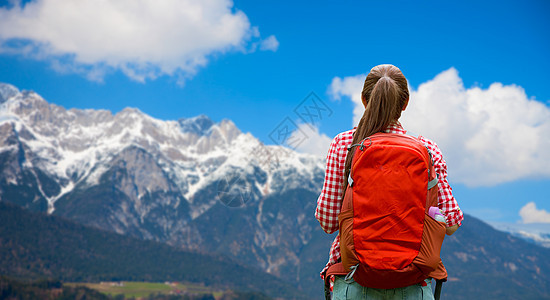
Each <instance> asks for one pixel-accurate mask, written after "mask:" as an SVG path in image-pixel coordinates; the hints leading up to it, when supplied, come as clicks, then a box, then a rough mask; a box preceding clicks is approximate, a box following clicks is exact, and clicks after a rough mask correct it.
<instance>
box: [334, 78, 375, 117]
mask: <svg viewBox="0 0 550 300" xmlns="http://www.w3.org/2000/svg"><path fill="white" fill-rule="evenodd" d="M366 77H367V74H364V75H363V74H361V75H356V76H349V77H345V78H343V79H342V78H340V77H334V78H333V79H332V83H331V84H330V87H329V94H330V95H331V96H332V97H334V99H337V100H340V99H341V98H342V96H345V97H347V98H349V99H351V101H352V102H353V104H354V106H353V120H352V124H351V126H352V127H355V126H357V124H359V120H361V117H362V116H363V112H364V111H365V107H364V106H363V102H362V101H361V91H362V90H363V84H364V82H365V78H366Z"/></svg>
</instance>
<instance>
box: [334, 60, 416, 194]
mask: <svg viewBox="0 0 550 300" xmlns="http://www.w3.org/2000/svg"><path fill="white" fill-rule="evenodd" d="M361 100H362V101H363V105H365V112H364V113H363V116H362V117H361V121H359V125H357V129H356V130H355V133H354V134H353V141H352V143H351V144H352V145H354V144H357V143H360V142H361V141H362V140H364V139H365V138H367V137H368V136H371V135H373V134H375V133H377V132H381V131H384V130H385V129H386V128H387V127H388V126H389V125H390V124H391V123H392V122H394V121H396V120H397V119H399V117H401V111H402V110H403V107H405V104H406V103H407V100H409V89H408V87H407V79H406V78H405V76H403V73H401V70H399V68H397V67H396V66H393V65H378V66H376V67H374V68H372V69H371V70H370V72H369V74H368V75H367V78H366V79H365V84H364V85H363V91H362V92H361ZM352 160H353V150H350V151H348V154H347V156H346V164H345V169H344V183H343V186H342V188H343V192H342V199H343V197H344V194H345V192H346V187H347V185H348V176H349V173H350V171H351V163H352Z"/></svg>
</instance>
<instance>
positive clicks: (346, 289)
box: [332, 276, 434, 300]
mask: <svg viewBox="0 0 550 300" xmlns="http://www.w3.org/2000/svg"><path fill="white" fill-rule="evenodd" d="M426 283H427V284H428V285H427V286H422V285H421V284H413V285H410V286H407V287H403V288H396V289H388V290H386V289H373V288H368V287H364V286H361V285H359V284H358V283H357V282H355V281H354V280H353V279H351V280H350V281H349V282H346V281H344V276H336V278H335V279H334V287H333V290H332V299H333V300H360V299H375V300H397V299H399V300H402V299H403V300H404V299H406V300H433V299H434V295H433V293H432V288H431V279H426Z"/></svg>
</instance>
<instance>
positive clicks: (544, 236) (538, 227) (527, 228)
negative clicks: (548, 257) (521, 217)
mask: <svg viewBox="0 0 550 300" xmlns="http://www.w3.org/2000/svg"><path fill="white" fill-rule="evenodd" d="M490 225H491V226H492V227H493V228H495V229H497V230H500V231H504V232H508V233H510V234H512V235H513V236H515V237H518V238H521V239H524V240H527V241H528V242H531V243H534V244H537V245H540V246H543V247H546V248H550V223H529V224H523V223H502V222H501V223H498V222H491V223H490Z"/></svg>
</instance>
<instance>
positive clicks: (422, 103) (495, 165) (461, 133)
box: [329, 68, 550, 186]
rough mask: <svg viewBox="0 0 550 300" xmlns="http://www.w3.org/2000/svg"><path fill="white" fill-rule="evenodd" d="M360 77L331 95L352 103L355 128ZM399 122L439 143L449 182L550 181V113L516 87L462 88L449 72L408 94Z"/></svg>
mask: <svg viewBox="0 0 550 300" xmlns="http://www.w3.org/2000/svg"><path fill="white" fill-rule="evenodd" d="M360 77H363V78H362V80H364V75H359V76H353V77H346V78H343V79H341V78H338V77H337V78H335V79H334V80H333V83H332V85H331V87H330V89H329V91H331V92H332V93H333V94H334V95H336V96H338V97H340V96H346V97H350V96H351V97H352V101H353V103H355V106H356V108H355V110H354V124H356V122H358V120H359V119H358V118H360V115H361V114H362V110H363V106H362V104H361V102H360V96H359V95H360V92H361V89H362V82H361V84H359V81H358V80H359V79H361V78H360ZM357 91H358V92H357ZM358 112H359V113H358ZM401 121H402V123H403V125H404V127H405V129H407V130H410V131H412V132H415V133H418V134H422V135H423V136H426V137H428V138H430V139H433V140H434V141H436V142H437V143H438V145H439V146H440V148H441V149H442V151H443V154H444V156H445V159H446V161H447V163H448V166H449V178H450V180H452V181H453V182H461V183H464V184H466V185H468V186H492V185H496V184H500V183H504V182H510V181H514V180H518V179H521V178H540V177H545V178H548V177H550V151H548V149H550V139H549V138H548V137H550V108H549V107H548V106H546V105H545V104H543V103H541V102H539V101H536V100H535V99H529V98H528V97H527V95H526V94H525V91H524V90H523V88H521V87H519V86H516V85H507V86H505V85H502V84H501V83H493V84H491V86H489V88H487V89H482V88H479V87H471V88H465V87H464V85H463V83H462V79H461V78H460V77H459V76H458V72H457V71H456V70H455V69H454V68H451V69H449V70H446V71H444V72H441V73H440V74H439V75H437V76H436V77H435V78H434V79H433V80H430V81H428V82H425V83H423V84H421V85H420V86H419V87H418V89H417V90H411V96H410V104H409V106H408V108H407V110H406V111H405V112H404V113H403V116H402V118H401Z"/></svg>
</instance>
